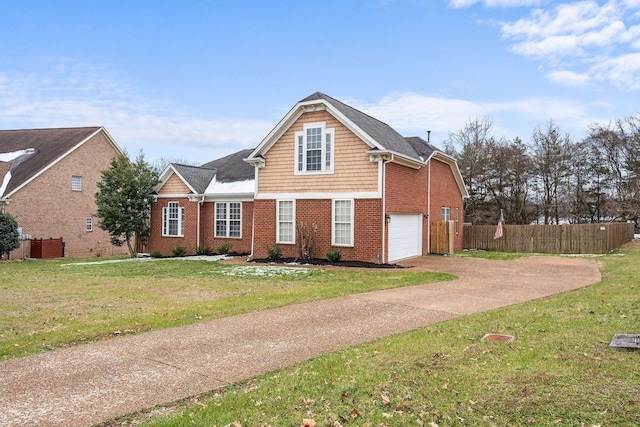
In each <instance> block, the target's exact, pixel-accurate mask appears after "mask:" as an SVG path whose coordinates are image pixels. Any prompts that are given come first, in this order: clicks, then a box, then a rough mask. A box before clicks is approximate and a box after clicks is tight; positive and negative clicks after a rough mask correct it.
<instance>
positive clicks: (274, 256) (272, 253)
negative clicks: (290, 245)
mask: <svg viewBox="0 0 640 427" xmlns="http://www.w3.org/2000/svg"><path fill="white" fill-rule="evenodd" d="M267 258H268V259H269V260H270V261H277V260H279V259H280V258H282V249H280V246H278V245H272V246H269V247H268V248H267Z"/></svg>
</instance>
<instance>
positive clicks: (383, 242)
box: [382, 154, 393, 263]
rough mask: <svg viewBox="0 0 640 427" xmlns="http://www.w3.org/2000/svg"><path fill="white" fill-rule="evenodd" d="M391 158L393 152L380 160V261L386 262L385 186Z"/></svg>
mask: <svg viewBox="0 0 640 427" xmlns="http://www.w3.org/2000/svg"><path fill="white" fill-rule="evenodd" d="M392 160H393V154H392V155H391V158H390V159H389V160H385V161H383V162H382V263H387V262H389V260H387V244H386V243H387V242H386V232H385V230H386V227H387V193H386V191H385V188H386V186H387V163H389V162H390V161H392Z"/></svg>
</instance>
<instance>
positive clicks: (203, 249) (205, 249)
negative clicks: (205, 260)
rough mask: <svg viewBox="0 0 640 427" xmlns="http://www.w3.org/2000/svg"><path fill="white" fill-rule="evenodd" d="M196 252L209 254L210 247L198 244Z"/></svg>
mask: <svg viewBox="0 0 640 427" xmlns="http://www.w3.org/2000/svg"><path fill="white" fill-rule="evenodd" d="M196 254H198V255H211V248H210V247H209V246H198V247H197V248H196Z"/></svg>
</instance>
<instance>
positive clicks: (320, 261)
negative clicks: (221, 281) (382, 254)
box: [247, 258, 407, 268]
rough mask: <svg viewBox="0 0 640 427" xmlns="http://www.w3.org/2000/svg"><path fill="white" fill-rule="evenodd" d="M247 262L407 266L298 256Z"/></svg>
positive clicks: (256, 259) (367, 266) (336, 265)
mask: <svg viewBox="0 0 640 427" xmlns="http://www.w3.org/2000/svg"><path fill="white" fill-rule="evenodd" d="M247 262H255V263H260V264H299V265H319V266H325V265H326V266H333V267H358V268H407V267H405V266H402V265H397V264H378V263H375V262H366V261H338V262H331V261H329V260H326V259H322V258H311V259H299V258H280V259H278V260H270V259H268V258H259V259H258V258H254V259H251V260H248V261H247Z"/></svg>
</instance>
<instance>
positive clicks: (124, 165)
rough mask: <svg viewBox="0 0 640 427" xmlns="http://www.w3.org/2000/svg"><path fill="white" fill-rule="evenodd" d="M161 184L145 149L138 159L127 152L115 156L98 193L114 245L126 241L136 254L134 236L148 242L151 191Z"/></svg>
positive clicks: (103, 225)
mask: <svg viewBox="0 0 640 427" xmlns="http://www.w3.org/2000/svg"><path fill="white" fill-rule="evenodd" d="M157 184H158V172H157V171H156V170H155V169H154V168H153V167H151V166H150V165H149V164H148V163H147V162H146V161H145V160H144V155H143V154H142V152H141V153H140V155H139V156H138V157H137V158H136V160H135V161H134V162H132V161H130V160H129V158H128V157H127V156H126V155H124V154H123V155H120V156H118V157H115V158H114V159H113V160H112V161H111V167H110V168H109V169H107V170H104V171H102V181H100V182H99V183H98V193H96V196H95V200H96V204H97V205H98V212H97V214H96V216H97V217H98V218H99V220H100V228H102V229H103V230H106V231H108V232H109V235H110V236H111V243H113V244H114V245H116V246H122V245H123V244H125V243H126V244H127V248H128V249H129V254H130V255H131V257H135V256H136V250H135V246H134V244H133V240H134V238H136V237H137V238H138V239H140V240H142V241H144V240H145V239H146V238H147V237H148V236H149V212H150V206H151V203H152V202H153V196H152V195H151V191H152V189H153V187H155V186H156V185H157Z"/></svg>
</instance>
